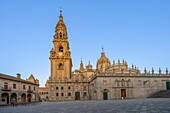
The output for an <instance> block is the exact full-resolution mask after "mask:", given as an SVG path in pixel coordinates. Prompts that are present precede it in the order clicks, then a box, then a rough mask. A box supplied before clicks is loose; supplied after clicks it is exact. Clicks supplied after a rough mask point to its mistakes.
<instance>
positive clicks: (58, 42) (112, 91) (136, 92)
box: [46, 11, 170, 101]
mask: <svg viewBox="0 0 170 113" xmlns="http://www.w3.org/2000/svg"><path fill="white" fill-rule="evenodd" d="M53 44H54V47H53V48H52V50H51V51H50V58H49V59H50V63H51V64H50V67H51V75H50V77H49V79H48V80H47V82H46V84H48V85H46V88H48V99H49V101H63V100H89V99H95V100H107V99H109V100H112V99H120V98H146V97H148V96H150V95H152V94H154V93H156V92H158V91H161V90H169V89H170V76H169V73H168V69H166V74H163V73H162V72H161V69H159V73H158V74H155V73H154V69H152V73H151V74H150V72H148V71H147V70H146V69H145V70H144V73H141V71H140V70H139V69H138V68H137V67H136V66H134V65H132V67H129V66H128V64H127V62H126V61H125V60H123V61H122V62H120V60H118V63H115V61H113V63H111V62H110V61H109V59H108V58H107V57H106V55H105V52H104V49H103V48H102V52H101V57H100V59H99V60H98V61H97V63H96V69H93V67H92V65H91V64H90V62H89V64H88V65H87V66H86V67H85V68H84V65H83V62H82V60H81V62H80V68H79V69H76V70H75V71H73V72H72V59H71V52H70V48H69V42H68V35H67V28H66V25H65V23H64V21H63V16H62V12H61V11H60V16H59V21H58V23H57V25H56V28H55V35H54V38H53Z"/></svg>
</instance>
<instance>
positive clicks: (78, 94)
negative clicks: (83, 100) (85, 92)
mask: <svg viewBox="0 0 170 113" xmlns="http://www.w3.org/2000/svg"><path fill="white" fill-rule="evenodd" d="M75 100H80V92H75Z"/></svg>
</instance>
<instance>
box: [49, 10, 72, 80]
mask: <svg viewBox="0 0 170 113" xmlns="http://www.w3.org/2000/svg"><path fill="white" fill-rule="evenodd" d="M53 44H54V47H53V48H52V50H51V51H50V58H49V59H50V62H51V80H66V79H69V78H70V77H71V71H72V59H71V56H70V54H71V52H70V48H69V42H68V36H67V28H66V25H65V23H64V21H63V16H62V11H61V10H60V16H59V21H58V23H57V25H56V27H55V35H54V39H53Z"/></svg>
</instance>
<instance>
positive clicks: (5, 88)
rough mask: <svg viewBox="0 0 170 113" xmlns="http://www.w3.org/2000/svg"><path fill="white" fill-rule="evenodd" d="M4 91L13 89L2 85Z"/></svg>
mask: <svg viewBox="0 0 170 113" xmlns="http://www.w3.org/2000/svg"><path fill="white" fill-rule="evenodd" d="M1 90H2V91H11V88H8V87H2V89H1Z"/></svg>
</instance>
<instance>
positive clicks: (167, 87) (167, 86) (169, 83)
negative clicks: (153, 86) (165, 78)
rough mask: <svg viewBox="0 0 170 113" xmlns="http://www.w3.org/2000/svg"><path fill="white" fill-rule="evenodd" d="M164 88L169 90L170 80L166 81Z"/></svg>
mask: <svg viewBox="0 0 170 113" xmlns="http://www.w3.org/2000/svg"><path fill="white" fill-rule="evenodd" d="M166 90H170V82H166Z"/></svg>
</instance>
